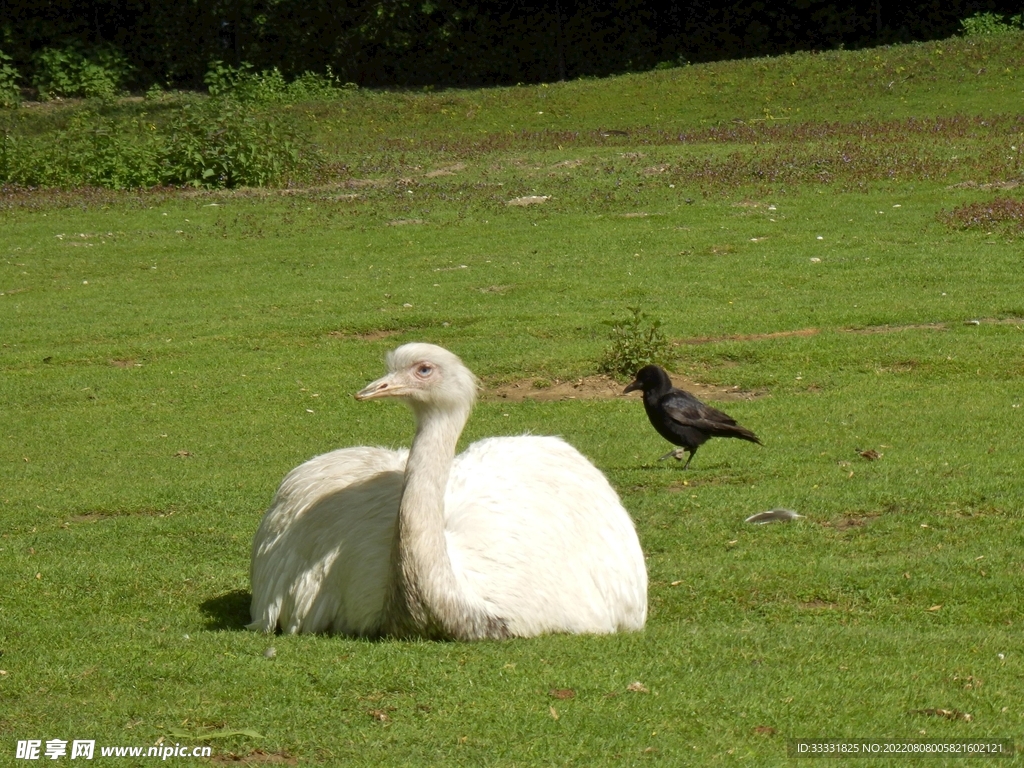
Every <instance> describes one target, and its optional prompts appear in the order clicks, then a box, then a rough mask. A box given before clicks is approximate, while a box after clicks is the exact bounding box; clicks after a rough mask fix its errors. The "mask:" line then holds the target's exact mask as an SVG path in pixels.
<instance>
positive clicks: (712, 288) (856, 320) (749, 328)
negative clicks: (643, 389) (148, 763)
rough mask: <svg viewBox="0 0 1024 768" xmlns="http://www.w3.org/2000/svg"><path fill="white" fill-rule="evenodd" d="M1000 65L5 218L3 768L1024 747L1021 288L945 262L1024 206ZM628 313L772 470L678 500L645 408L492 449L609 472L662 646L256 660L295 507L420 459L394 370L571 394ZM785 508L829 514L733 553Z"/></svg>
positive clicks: (435, 648)
mask: <svg viewBox="0 0 1024 768" xmlns="http://www.w3.org/2000/svg"><path fill="white" fill-rule="evenodd" d="M978 46H979V44H978V43H974V42H968V41H948V42H943V43H932V44H929V45H918V46H908V47H898V48H886V49H879V50H875V51H861V52H851V53H830V54H823V55H820V56H811V55H801V56H794V57H786V58H784V59H780V60H762V61H753V62H744V63H724V64H719V65H706V66H701V67H689V68H684V69H679V70H673V71H669V72H658V73H652V74H649V75H643V76H641V75H633V76H628V77H624V78H615V79H613V80H609V81H583V82H578V83H568V84H561V85H552V86H549V87H548V88H547V89H544V88H541V87H530V88H518V89H500V90H493V91H482V92H452V93H442V94H382V93H357V94H354V95H353V94H348V95H347V97H346V98H348V99H349V102H347V103H340V102H339V103H330V104H314V105H309V106H308V107H304V109H308V111H309V112H310V113H311V114H314V115H315V116H317V118H318V120H319V122H317V123H316V124H315V125H313V126H312V129H313V130H315V131H319V132H320V133H321V138H322V140H323V142H324V146H325V147H328V148H330V147H333V149H332V150H331V151H332V152H334V153H335V157H336V159H337V160H338V166H337V167H335V169H334V171H332V173H334V174H335V175H330V174H328V176H327V177H326V178H324V179H320V180H319V181H318V182H317V183H313V182H311V181H309V180H307V181H305V182H303V184H302V185H301V186H299V187H296V188H294V189H292V190H286V191H284V192H278V191H269V192H257V191H253V190H245V191H240V192H233V193H213V192H210V193H189V194H183V193H180V192H175V191H172V190H162V191H156V192H150V193H138V192H120V193H114V192H107V191H101V190H75V191H26V190H7V191H6V192H5V196H4V198H3V209H2V213H0V217H2V218H0V230H2V232H3V237H2V238H0V294H2V295H0V327H2V328H3V334H2V339H0V371H2V373H0V408H2V411H3V414H4V415H3V419H2V422H3V423H2V425H0V580H2V583H3V584H4V586H3V587H2V588H0V654H2V655H0V670H3V674H0V698H2V700H3V702H4V706H3V707H0V732H2V733H3V734H4V739H3V740H2V741H0V752H2V753H3V754H7V755H11V756H12V757H11V760H12V761H13V754H14V749H15V742H16V741H17V740H19V739H36V738H38V739H50V738H60V739H68V740H70V739H76V738H84V739H96V740H97V743H98V744H100V743H102V744H108V745H116V744H125V745H132V744H138V745H143V744H145V745H149V744H153V743H155V742H157V741H158V740H159V739H161V738H162V739H163V740H164V742H165V743H174V742H180V743H182V744H186V743H187V744H191V743H206V742H207V741H209V742H211V743H213V745H214V749H215V753H216V754H218V755H221V756H222V757H223V756H226V755H228V754H229V753H234V754H237V755H242V756H249V757H250V758H252V759H253V760H258V759H266V758H265V755H270V756H276V757H282V758H283V757H286V756H287V757H289V758H294V759H295V760H297V761H298V762H299V764H309V765H335V764H346V765H348V764H354V765H382V764H387V765H417V766H419V765H484V764H486V765H510V766H511V765H550V764H580V765H584V764H585V765H621V764H634V763H640V762H647V761H653V762H656V763H660V764H664V765H683V764H694V765H705V764H717V763H724V762H733V761H735V760H739V759H750V760H753V761H754V762H756V763H758V764H782V763H784V762H785V761H786V759H787V758H786V743H787V740H789V739H793V738H825V737H851V738H852V737H856V738H883V737H886V738H888V737H892V738H900V739H921V738H926V739H951V738H995V737H1007V738H1015V737H1017V734H1019V732H1020V728H1021V723H1022V720H1024V697H1022V696H1021V693H1020V690H1021V680H1022V675H1024V671H1022V664H1021V656H1020V642H1019V637H1018V635H1019V626H1018V625H1019V622H1020V615H1019V614H1020V610H1019V606H1018V603H1019V601H1018V600H1016V598H1015V595H1017V594H1019V593H1020V592H1021V587H1022V583H1021V581H1022V575H1024V560H1022V557H1021V554H1020V552H1021V548H1020V546H1019V543H1020V536H1019V528H1020V523H1021V508H1022V500H1024V494H1022V486H1021V482H1020V479H1019V475H1020V471H1019V470H1020V461H1019V456H1018V454H1019V450H1018V446H1019V439H1018V436H1019V434H1020V432H1021V426H1022V421H1021V420H1022V419H1024V391H1022V389H1021V386H1020V381H1021V377H1022V374H1024V346H1022V340H1024V336H1022V334H1024V319H1022V318H1024V300H1022V299H1021V296H1024V277H1022V275H1024V271H1022V270H1021V259H1020V254H1019V250H1020V249H1019V242H1018V241H1017V240H1016V239H1015V237H1016V236H1015V234H1014V232H1013V231H1011V230H992V229H989V228H980V229H979V228H974V229H968V230H963V229H960V228H958V227H956V226H952V227H951V226H949V224H948V223H947V222H948V221H949V216H950V214H949V212H951V211H969V210H974V209H971V208H970V206H972V205H975V204H982V203H985V202H986V201H988V200H990V199H991V198H992V197H993V196H995V195H1001V196H1002V197H1004V198H1007V197H1012V196H1013V195H1014V194H1015V193H1014V192H1013V189H1012V188H1009V187H1010V186H1011V184H1012V182H1013V181H1014V180H1016V179H1017V178H1018V177H1019V173H1018V171H1017V166H1016V165H1015V163H1016V162H1017V159H1016V156H1015V155H1014V153H1013V151H1011V150H1010V146H1011V144H1013V143H1015V142H1017V141H1018V139H1017V138H1015V134H1016V132H1018V131H1019V126H1018V123H1017V121H1016V118H1014V117H1009V115H1013V114H1014V113H1015V111H1016V109H1017V105H1016V99H1017V93H1018V92H1019V83H1018V85H1014V83H1017V82H1018V81H1017V80H1015V78H1017V77H1018V75H1017V74H1016V72H1017V70H1016V68H1015V66H1016V65H1012V66H1011V59H1012V58H1013V57H1014V56H1016V55H1017V54H1016V53H1015V52H1016V51H1018V50H1019V46H1020V38H1019V37H1017V36H1008V37H1006V38H1005V39H1002V38H1001V39H999V40H995V41H990V42H989V43H987V44H986V46H987V47H982V48H979V47H978ZM940 49H941V50H942V51H943V52H942V53H941V54H939V53H937V51H938V50H940ZM982 67H984V68H985V71H984V72H978V71H977V70H978V69H980V68H982ZM901 68H902V70H901ZM1007 69H1010V70H1011V71H1010V72H1006V71H1005V70H1007ZM904 73H913V74H914V77H910V75H909V74H904ZM897 74H900V75H901V76H903V77H904V78H905V79H904V80H900V81H898V82H897V81H896V80H895V79H894V78H895V77H896V75H897ZM826 78H828V79H827V81H826ZM787 80H789V81H795V82H796V83H797V85H792V84H791V83H789V84H787ZM890 81H893V83H894V84H893V85H892V86H891V87H890V85H889V82H890ZM825 82H827V83H828V87H827V88H826V87H824V86H823V83H825ZM1014 88H1015V89H1016V90H1014ZM788 89H792V90H788ZM900 89H902V90H900ZM545 94H546V95H547V96H546V98H547V101H546V103H545V105H544V106H538V103H539V102H540V101H541V100H542V97H544V96H545ZM769 96H770V98H768V97H769ZM783 96H784V97H785V100H786V101H785V102H783V101H780V100H782V99H783ZM904 99H906V101H904ZM778 104H781V105H782V106H785V107H787V108H788V109H789V110H790V111H789V112H786V113H783V112H782V111H781V109H780V108H778ZM741 105H742V107H743V109H742V110H741V109H740V106H741ZM766 105H767V107H766ZM768 107H770V110H771V112H772V114H771V118H770V119H768V118H766V117H765V116H764V110H765V109H766V108H768ZM133 108H138V107H133ZM356 108H358V109H356ZM341 109H346V110H348V109H353V110H354V113H352V114H350V113H349V112H340V111H339V110H341ZM446 110H447V112H446ZM470 110H475V112H474V114H473V115H472V116H467V115H468V114H469V111H470ZM541 111H543V112H544V113H545V114H544V115H538V114H535V113H536V112H541ZM552 115H554V116H552ZM780 116H790V119H789V120H781V119H780ZM911 116H912V117H914V121H910V120H909V118H910V117H911ZM732 117H737V118H740V119H742V120H743V121H744V123H743V124H738V123H733V122H732V121H731V118H732ZM754 117H756V118H757V119H758V120H759V122H757V123H751V122H750V120H751V119H752V118H754ZM520 119H522V120H523V121H524V122H522V123H519V122H518V121H519V120H520ZM801 121H802V122H801ZM513 125H515V127H514V128H513V127H512V126H513ZM573 126H575V127H573ZM608 129H616V130H623V131H625V135H619V134H612V135H608V136H603V135H602V133H607V132H608ZM559 132H561V133H559ZM679 132H689V133H688V134H687V135H688V136H690V138H689V139H687V140H686V141H683V142H679V141H678V136H679ZM858 132H860V134H858ZM562 135H564V136H566V137H568V138H567V139H566V142H565V143H563V144H562V145H561V148H559V141H560V139H559V136H562ZM324 137H327V138H324ZM410 138H411V139H412V142H411V143H410V142H409V139H410ZM332 142H334V143H333V144H332ZM403 142H404V144H405V145H408V146H409V149H408V151H406V150H402V149H401V147H402V146H403ZM1017 146H1020V145H1019V144H1017ZM1004 150H1005V153H1004ZM843 152H846V153H847V156H848V157H850V158H851V163H848V164H847V165H852V166H853V167H852V168H849V167H846V165H844V164H843V163H844V162H845V161H843V160H842V153H843ZM954 154H955V155H956V158H955V159H954V157H953V156H954ZM814 162H818V163H819V165H818V166H814V165H813V163H814ZM341 166H345V168H342V167H341ZM439 169H440V170H445V173H442V174H434V175H429V174H431V172H433V171H436V170H439ZM702 169H704V170H702ZM772 174H775V175H774V176H773V175H772ZM965 182H969V183H965ZM993 182H1000V183H1001V184H1002V185H1003V188H1002V189H1000V190H997V191H994V190H993V189H991V188H986V186H985V185H986V184H991V183H993ZM525 195H537V196H548V199H547V200H546V201H545V202H542V203H535V204H533V205H529V206H511V205H508V204H507V203H508V202H509V201H510V200H513V199H514V198H517V197H520V196H525ZM954 223H955V221H954ZM630 306H640V307H642V309H643V310H644V311H645V312H647V313H648V314H649V315H650V316H652V317H655V318H658V319H659V320H660V321H661V322H662V328H663V329H664V330H665V332H666V335H667V336H668V338H669V339H670V341H672V342H673V343H674V346H673V347H672V355H673V356H674V368H675V370H676V372H677V373H679V374H681V375H685V376H687V377H689V378H691V379H693V380H696V381H698V382H702V383H707V384H715V385H719V386H722V387H730V388H732V387H736V388H737V389H738V392H739V397H738V399H733V400H730V401H728V402H724V403H719V405H720V406H721V407H722V408H724V409H725V410H727V411H728V412H729V413H730V414H731V415H733V416H735V417H736V418H737V419H738V420H739V421H740V422H741V423H743V424H744V425H746V426H749V427H750V428H752V429H754V431H755V432H757V434H758V435H759V436H760V437H761V438H762V440H763V441H764V446H763V447H762V446H754V445H749V444H746V443H740V442H739V441H726V440H714V441H711V442H710V443H709V444H708V445H706V446H705V447H704V448H702V449H701V452H700V455H699V456H698V457H697V459H695V461H694V464H693V468H692V469H691V470H688V471H686V472H682V471H680V470H679V467H678V466H677V465H675V463H674V462H673V463H667V462H665V463H659V462H658V461H657V458H658V457H659V456H661V455H663V454H664V452H665V451H666V450H667V447H666V444H665V443H664V441H662V440H661V438H659V437H658V436H657V435H656V434H655V433H654V432H653V430H651V428H650V426H649V424H648V423H647V420H646V417H645V416H644V414H643V409H642V407H641V405H640V403H639V402H637V401H636V400H633V399H626V398H623V399H612V400H607V399H606V400H564V401H556V402H550V401H532V400H527V401H525V402H521V403H520V402H511V401H506V400H500V399H494V398H488V397H485V398H484V400H483V401H482V402H481V403H480V405H479V406H478V408H477V410H476V412H475V414H474V416H473V417H472V419H471V420H470V422H469V425H468V426H467V429H466V433H465V435H464V437H463V443H468V442H469V441H471V440H475V439H479V438H481V437H484V436H487V435H493V434H521V433H523V432H525V431H531V432H534V433H552V434H560V435H563V436H564V437H565V438H566V439H568V440H569V441H570V442H572V443H573V444H574V445H576V446H578V447H579V448H580V449H581V450H582V451H583V452H584V453H585V454H587V455H588V456H589V457H591V458H592V459H593V460H594V461H595V463H596V464H597V465H598V466H599V467H600V468H601V469H602V470H603V471H605V472H606V473H607V475H608V476H609V478H610V479H611V481H612V483H613V484H614V485H615V487H616V488H617V489H618V490H619V492H620V494H621V495H622V498H623V501H624V503H625V505H626V507H627V509H629V511H630V512H631V514H632V515H633V517H634V519H635V520H636V522H637V527H638V530H639V533H640V538H641V542H642V544H643V546H644V550H645V553H646V554H647V557H648V569H649V573H650V578H651V589H650V605H651V614H650V620H649V623H648V626H647V628H646V629H645V631H644V632H643V633H640V634H636V635H629V636H618V637H607V638H577V637H546V638H539V639H534V640H528V641H513V642H507V643H479V644H470V645H460V644H451V643H440V644H439V643H418V642H417V643H392V642H382V643H366V642H361V641H352V640H347V639H344V638H329V637H264V636H260V635H256V634H253V633H249V632H246V631H244V630H243V629H242V625H243V623H244V622H245V620H246V613H247V605H248V576H247V570H248V557H249V546H250V543H251V539H252V535H253V532H254V531H255V528H256V525H257V524H258V521H259V518H260V515H261V514H262V510H263V509H264V508H265V506H266V504H267V503H268V501H269V499H270V497H271V495H272V493H273V491H274V489H275V487H276V485H277V484H278V483H279V482H280V480H281V478H282V477H283V476H284V474H285V473H286V472H287V471H288V470H289V469H290V468H292V467H294V466H295V465H297V464H298V463H300V462H301V461H303V460H305V459H306V458H308V457H310V456H312V455H314V454H316V453H320V452H323V451H326V450H329V449H331V448H334V447H338V446H343V445H356V444H380V445H407V444H408V442H409V440H410V438H411V429H412V422H411V417H410V415H409V414H408V413H407V412H406V411H405V410H404V409H402V408H400V407H398V406H394V405H391V406H389V405H388V404H380V403H367V404H361V403H357V402H355V401H354V399H353V398H352V397H351V393H352V392H354V391H356V390H357V389H358V388H359V387H361V386H362V385H363V384H365V383H366V382H367V381H369V380H371V379H373V378H375V377H377V376H378V375H380V373H381V371H382V358H383V355H384V353H385V352H386V351H387V350H388V349H391V348H393V347H394V346H396V345H398V344H400V343H402V342H405V341H411V340H426V341H431V342H435V343H439V344H442V345H444V346H447V347H449V348H450V349H452V350H453V351H455V352H457V353H458V354H460V355H461V356H462V357H463V359H464V360H465V361H466V362H467V363H468V364H469V365H470V366H471V367H472V368H473V370H474V371H475V372H476V373H477V374H478V375H480V376H481V377H482V378H483V380H484V382H485V384H486V385H487V386H488V387H491V388H493V387H494V386H495V385H497V384H501V383H507V382H514V381H519V380H523V379H527V378H532V377H543V378H544V379H546V380H555V379H559V380H567V379H577V378H582V377H586V376H591V375H594V374H595V373H596V372H597V369H598V365H599V361H600V359H601V356H602V355H603V353H604V351H605V349H606V347H607V344H608V325H607V324H606V321H610V320H616V319H620V318H621V317H623V316H624V315H625V313H626V312H627V307H630ZM868 450H873V451H874V452H875V453H876V454H878V455H879V458H876V459H874V460H871V459H869V458H866V457H865V456H863V455H862V453H864V452H867V451H868ZM870 455H871V454H868V456H870ZM775 506H783V507H787V508H791V509H794V510H796V511H797V512H798V513H800V514H802V515H804V517H803V519H801V520H798V521H796V522H794V523H790V524H786V525H767V526H752V525H748V524H745V523H744V522H743V520H744V519H745V518H746V517H747V516H749V515H751V514H753V513H755V512H759V511H763V510H766V509H769V508H772V507H775ZM269 647H273V649H274V652H273V654H268V653H267V651H268V648H269ZM940 710H942V711H945V712H949V713H954V714H951V715H947V716H944V715H941V714H937V713H938V712H939V711H940ZM964 715H969V716H970V719H969V720H968V719H967V718H966V717H964ZM244 732H250V733H248V734H247V733H244ZM251 732H256V733H257V734H259V735H258V736H255V735H252V734H251ZM211 733H220V734H221V735H219V736H214V737H210V734H211ZM97 762H99V763H101V764H102V761H100V760H98V761H97ZM943 762H944V761H943V760H941V759H938V760H935V761H934V763H935V764H943ZM947 762H949V763H950V764H951V763H952V760H950V761H947ZM881 763H882V761H878V764H881ZM123 764H127V763H123ZM890 764H894V765H895V764H898V763H897V762H896V761H892V762H891V763H890Z"/></svg>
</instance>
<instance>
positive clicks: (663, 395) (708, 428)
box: [622, 365, 761, 469]
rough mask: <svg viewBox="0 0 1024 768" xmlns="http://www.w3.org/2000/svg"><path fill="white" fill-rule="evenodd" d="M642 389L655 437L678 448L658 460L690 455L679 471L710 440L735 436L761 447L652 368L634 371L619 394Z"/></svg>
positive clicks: (750, 434)
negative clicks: (657, 436) (634, 376)
mask: <svg viewBox="0 0 1024 768" xmlns="http://www.w3.org/2000/svg"><path fill="white" fill-rule="evenodd" d="M635 389H642V390H643V392H644V410H645V411H647V418H648V419H650V420H651V424H652V425H653V426H654V428H655V429H656V430H658V434H659V435H661V436H662V437H664V438H665V439H666V440H668V441H669V442H670V443H675V444H676V445H680V446H682V447H681V448H676V449H675V450H674V451H669V452H668V453H666V454H665V455H664V456H662V457H661V458H660V459H659V461H664V460H665V459H667V458H668V457H669V456H673V457H675V458H676V459H678V460H681V459H682V458H683V457H682V453H683V451H686V452H687V453H689V454H690V457H689V458H688V459H687V460H686V464H684V465H683V469H686V468H687V467H688V466H690V462H691V461H692V460H693V456H694V454H695V453H697V449H698V448H700V447H701V446H702V445H704V443H706V442H707V441H708V440H709V439H711V438H712V437H738V438H740V439H741V440H749V441H750V442H752V443H757V444H758V445H761V441H760V440H759V439H758V438H757V435H755V434H754V433H753V432H751V431H750V430H749V429H746V428H745V427H741V426H740V425H739V424H737V423H736V420H735V419H733V418H732V417H731V416H729V415H728V414H725V413H722V412H721V411H720V410H718V409H717V408H712V407H711V406H710V405H706V404H705V403H702V402H701V401H700V400H698V399H697V398H696V397H694V396H693V395H691V394H690V393H689V392H684V391H683V390H681V389H676V388H675V387H673V386H672V380H671V379H670V378H669V377H668V374H667V373H665V371H664V370H662V369H661V368H659V367H658V366H656V365H648V366H645V367H643V368H641V369H640V370H639V371H637V374H636V378H635V379H633V381H632V382H631V383H630V385H629V386H628V387H626V388H625V389H624V390H623V392H622V394H626V393H627V392H632V391H633V390H635Z"/></svg>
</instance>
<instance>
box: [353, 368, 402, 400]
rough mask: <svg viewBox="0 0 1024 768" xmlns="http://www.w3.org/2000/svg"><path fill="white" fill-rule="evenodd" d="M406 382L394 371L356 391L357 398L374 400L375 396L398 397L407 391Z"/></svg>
mask: <svg viewBox="0 0 1024 768" xmlns="http://www.w3.org/2000/svg"><path fill="white" fill-rule="evenodd" d="M405 390H406V387H405V386H404V383H403V382H402V381H401V380H400V379H399V377H397V376H396V375H395V374H393V373H389V374H388V375H387V376H382V377H381V378H379V379H377V380H376V381H374V382H371V383H369V384H367V385H366V386H365V387H363V388H362V389H361V390H359V391H358V392H356V400H372V399H374V398H375V397H397V396H399V395H402V394H404V393H405Z"/></svg>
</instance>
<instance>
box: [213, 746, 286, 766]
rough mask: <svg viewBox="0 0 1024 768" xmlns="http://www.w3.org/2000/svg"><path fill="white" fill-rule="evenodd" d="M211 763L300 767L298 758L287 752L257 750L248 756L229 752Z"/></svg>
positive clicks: (218, 756) (214, 757)
mask: <svg viewBox="0 0 1024 768" xmlns="http://www.w3.org/2000/svg"><path fill="white" fill-rule="evenodd" d="M210 762H211V763H214V764H215V765H298V764H299V761H298V758H295V757H292V756H291V755H289V754H288V753H287V752H264V751H263V750H262V749H257V750H254V751H252V752H250V753H249V754H247V755H236V754H235V753H234V752H228V753H227V754H226V755H214V756H213V757H212V758H210Z"/></svg>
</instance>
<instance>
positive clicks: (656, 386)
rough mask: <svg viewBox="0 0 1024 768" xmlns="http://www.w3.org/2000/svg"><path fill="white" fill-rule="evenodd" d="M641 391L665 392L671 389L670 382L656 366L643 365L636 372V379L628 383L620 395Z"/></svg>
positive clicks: (666, 375) (665, 374)
mask: <svg viewBox="0 0 1024 768" xmlns="http://www.w3.org/2000/svg"><path fill="white" fill-rule="evenodd" d="M635 389H642V390H643V391H644V392H652V391H653V392H667V391H668V390H670V389H672V380H671V379H670V378H669V377H668V374H667V373H665V371H663V370H662V369H661V368H659V367H658V366H656V365H645V366H644V367H643V368H641V369H640V370H639V371H637V372H636V377H635V378H634V379H633V381H631V382H630V383H629V386H627V387H626V388H625V389H624V390H622V394H626V393H627V392H632V391H633V390H635Z"/></svg>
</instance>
